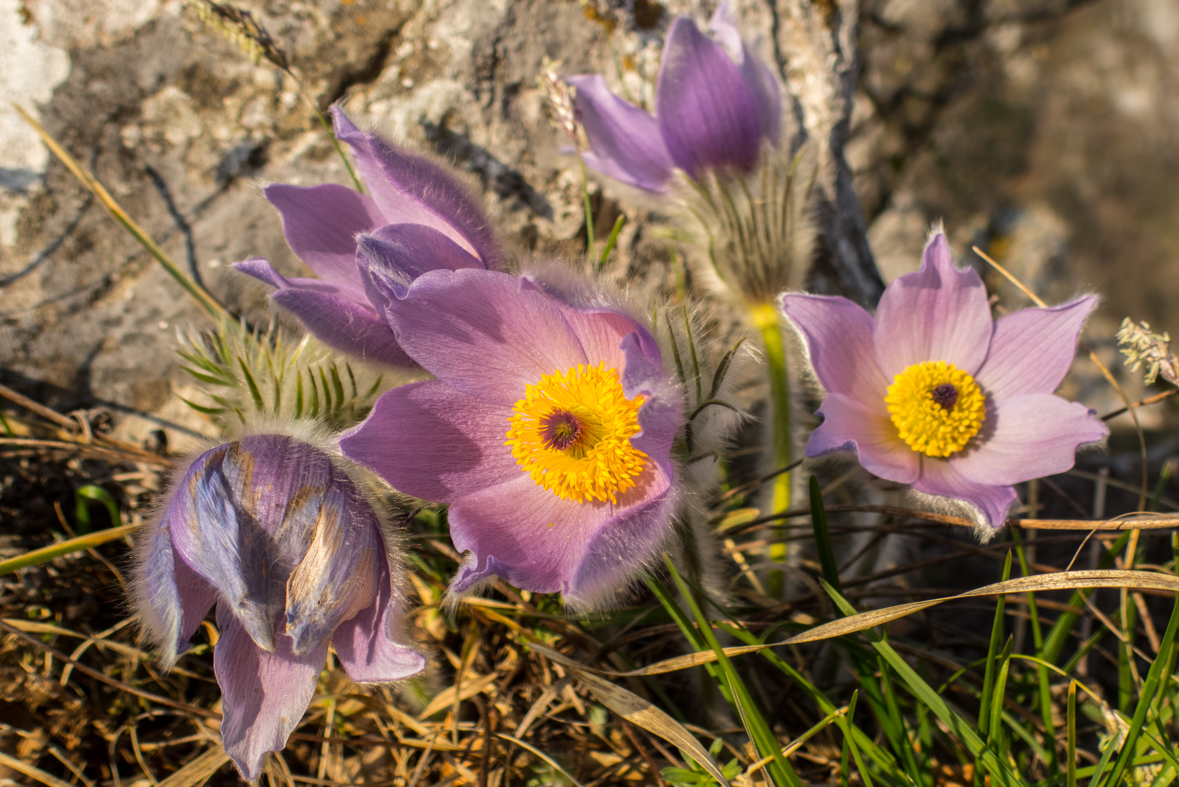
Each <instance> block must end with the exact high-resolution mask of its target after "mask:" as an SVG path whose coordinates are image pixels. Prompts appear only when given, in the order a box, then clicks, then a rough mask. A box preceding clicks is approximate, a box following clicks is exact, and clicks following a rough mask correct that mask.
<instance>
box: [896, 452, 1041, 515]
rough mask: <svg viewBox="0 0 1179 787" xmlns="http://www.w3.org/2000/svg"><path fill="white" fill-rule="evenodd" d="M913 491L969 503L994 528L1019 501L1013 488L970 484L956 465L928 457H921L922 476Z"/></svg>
mask: <svg viewBox="0 0 1179 787" xmlns="http://www.w3.org/2000/svg"><path fill="white" fill-rule="evenodd" d="M913 488H914V489H916V490H917V491H918V492H924V493H925V494H927V495H934V496H935V497H945V498H950V499H952V500H958V501H960V502H963V503H966V504H967V505H968V506H970V507H971V508H973V509H975V510H976V511H978V512H979V513H980V514H981V515H982V517H983V518H984V519H985V520H986V522H987V524H988V525H990V526H991V527H994V528H999V527H1002V526H1003V523H1004V522H1005V521H1006V519H1007V511H1008V509H1010V508H1011V506H1012V504H1014V503H1015V502H1016V501H1017V500H1018V498H1017V497H1016V494H1015V489H1014V488H1012V487H1010V486H1002V485H990V484H980V483H977V482H975V481H971V480H970V479H968V478H965V477H964V476H963V475H962V474H961V473H959V472H958V470H957V465H956V463H955V462H953V461H951V460H947V459H935V458H933V457H929V456H926V457H922V461H921V477H920V478H918V479H917V481H915V482H914V483H913Z"/></svg>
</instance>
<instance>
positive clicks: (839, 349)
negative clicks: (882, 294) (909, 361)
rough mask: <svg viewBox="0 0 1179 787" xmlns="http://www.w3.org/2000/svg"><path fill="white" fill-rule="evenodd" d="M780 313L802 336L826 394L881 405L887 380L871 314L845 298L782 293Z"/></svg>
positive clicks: (809, 359) (812, 366) (870, 405)
mask: <svg viewBox="0 0 1179 787" xmlns="http://www.w3.org/2000/svg"><path fill="white" fill-rule="evenodd" d="M781 308H782V313H783V314H785V315H786V318H787V319H788V320H789V321H790V323H791V324H792V325H793V326H794V328H795V329H796V330H797V331H798V332H799V333H800V334H801V335H802V339H803V344H804V345H805V347H806V354H807V360H808V361H809V362H810V364H811V368H812V369H813V370H814V373H815V376H816V377H818V378H819V384H820V385H822V386H823V389H824V390H825V391H827V392H828V393H838V394H844V395H846V396H850V397H851V398H853V399H855V400H856V401H858V402H860V403H861V404H863V405H864V406H866V407H870V408H874V409H875V408H878V407H883V406H884V396H885V394H886V393H887V392H888V385H889V383H891V382H892V381H891V380H886V379H885V377H884V373H883V372H881V371H880V365H879V364H878V363H877V362H876V347H875V345H874V344H873V340H872V329H873V321H872V315H870V314H868V312H866V311H864V309H863V308H862V307H860V306H859V305H858V304H855V303H852V302H851V301H849V300H848V299H847V298H833V297H828V296H824V295H803V294H796V293H787V294H786V295H783V296H782V298H781Z"/></svg>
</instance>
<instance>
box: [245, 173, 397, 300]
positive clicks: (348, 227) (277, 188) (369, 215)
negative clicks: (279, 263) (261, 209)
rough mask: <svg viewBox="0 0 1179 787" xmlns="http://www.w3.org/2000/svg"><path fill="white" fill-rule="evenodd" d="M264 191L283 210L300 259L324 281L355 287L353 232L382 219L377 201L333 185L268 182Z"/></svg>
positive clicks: (284, 223) (357, 278) (285, 226)
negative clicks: (302, 185) (307, 186)
mask: <svg viewBox="0 0 1179 787" xmlns="http://www.w3.org/2000/svg"><path fill="white" fill-rule="evenodd" d="M265 193H266V199H268V200H270V204H271V205H273V206H274V207H276V208H278V212H279V213H281V214H282V226H283V230H284V231H285V232H286V236H287V243H288V244H290V247H291V249H292V250H293V251H294V252H295V254H298V255H299V259H301V260H303V262H305V263H307V267H308V268H310V269H311V270H313V271H315V275H316V276H318V277H319V278H321V279H323V280H324V281H328V282H332V283H336V284H340V285H343V286H345V287H348V288H350V289H353V290H359V289H360V288H361V284H360V275H359V274H358V273H357V271H356V236H357V235H358V234H360V233H361V232H368V231H369V230H371V229H373V228H374V227H379V226H381V225H382V224H385V223H386V222H385V221H384V219H383V218H382V214H381V211H380V210H379V209H378V208H377V206H376V203H374V202H373V201H372V199H370V198H369V197H366V196H365V195H363V194H360V193H358V192H355V191H353V190H352V189H348V188H344V187H343V186H337V185H335V184H332V183H328V184H325V185H322V186H312V187H311V188H302V187H299V186H288V185H286V184H284V183H272V184H271V185H269V186H267V187H266V192H265Z"/></svg>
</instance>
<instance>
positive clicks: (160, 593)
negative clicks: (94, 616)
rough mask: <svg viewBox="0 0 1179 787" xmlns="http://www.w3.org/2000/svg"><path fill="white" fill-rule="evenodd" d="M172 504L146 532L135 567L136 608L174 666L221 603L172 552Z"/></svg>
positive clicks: (205, 584) (165, 661) (205, 583)
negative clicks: (205, 619) (152, 529)
mask: <svg viewBox="0 0 1179 787" xmlns="http://www.w3.org/2000/svg"><path fill="white" fill-rule="evenodd" d="M170 513H172V509H171V507H170V506H169V508H168V509H166V512H165V515H164V517H163V519H162V520H161V522H160V523H159V524H158V525H157V526H156V529H155V532H154V533H152V534H146V533H145V534H144V537H143V539H142V540H141V544H142V546H141V549H143V550H145V551H144V552H142V553H141V555H140V558H139V562H138V565H137V566H136V569H135V602H136V604H135V608H136V610H137V611H138V612H139V619H140V621H141V622H142V625H143V627H144V629H145V630H146V631H148V632H149V634H150V635H151V637H152V639H153V640H154V641H156V642H157V643H158V644H159V646H160V649H161V653H160V657H161V659H162V661H163V662H164V665H165V667H166V668H170V667H171V666H172V665H173V664H174V663H175V662H176V657H177V656H178V655H179V654H181V653H183V652H184V651H186V650H188V645H189V642H188V641H189V640H190V639H191V638H192V635H193V634H194V633H195V632H196V630H197V627H198V626H200V624H201V621H202V620H204V618H205V615H207V614H208V613H209V610H210V609H212V608H213V604H215V603H216V602H217V591H215V590H214V589H213V587H212V586H211V585H209V583H208V582H206V581H205V580H203V579H201V578H200V576H199V575H197V574H196V573H195V572H194V571H193V570H192V569H191V568H189V567H188V565H187V564H186V563H185V562H184V561H183V560H178V559H177V558H176V556H175V554H174V553H173V551H172V534H171V533H170V532H169V529H168V528H169V521H168V515H169V514H170Z"/></svg>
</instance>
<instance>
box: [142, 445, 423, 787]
mask: <svg viewBox="0 0 1179 787" xmlns="http://www.w3.org/2000/svg"><path fill="white" fill-rule="evenodd" d="M138 550H139V555H138V557H139V560H138V565H137V569H136V581H135V591H136V592H135V601H136V606H137V607H138V611H139V614H140V619H141V621H142V623H143V627H144V630H145V632H146V634H147V635H148V636H149V637H150V638H151V639H152V640H154V641H155V642H156V643H157V644H158V646H159V648H160V651H161V656H162V659H163V661H164V663H165V665H166V666H168V667H170V666H171V665H172V664H173V663H175V661H176V658H177V656H178V654H180V653H181V652H183V651H184V650H185V649H186V648H187V647H188V641H189V638H190V637H191V636H192V635H193V634H194V632H195V631H196V629H197V627H198V626H199V625H200V622H201V620H202V619H203V618H204V617H205V615H206V614H207V613H208V611H209V609H210V608H211V607H212V606H213V604H214V603H215V604H217V625H218V627H219V629H220V638H219V640H218V642H217V645H216V648H215V652H214V656H213V664H214V669H215V672H216V675H217V682H218V684H220V686H221V690H222V692H223V694H224V699H223V703H222V707H223V712H224V719H223V721H222V723H221V735H222V739H223V743H224V746H225V751H226V753H228V754H229V756H230V757H232V758H233V761H234V763H235V764H236V765H237V767H238V769H239V770H240V771H241V773H242V775H243V776H244V777H245V778H247V779H251V780H252V779H255V778H257V777H258V775H259V773H260V769H261V765H262V760H263V758H264V757H265V755H266V753H267V752H270V751H278V750H279V749H282V748H283V747H284V746H285V745H286V740H287V737H288V736H289V735H290V733H291V731H292V730H293V729H294V728H295V727H296V726H297V725H298V723H299V720H300V719H301V718H302V716H303V712H304V711H305V710H306V709H307V704H308V703H309V702H310V701H311V697H312V694H313V693H314V691H315V684H316V681H317V680H318V678H319V673H320V671H321V670H322V669H323V664H324V661H325V659H326V657H327V651H328V644H329V642H330V643H331V644H332V645H334V646H335V650H336V654H337V656H338V657H339V660H340V663H341V665H342V666H343V667H344V670H345V671H346V672H347V673H348V675H349V676H350V677H351V678H352V679H353V680H355V681H357V682H359V683H382V682H388V681H395V680H400V679H402V678H406V677H409V676H411V675H414V674H416V673H417V672H419V671H420V670H421V669H422V667H423V666H424V663H425V662H424V659H423V657H422V655H421V654H419V653H417V652H416V651H414V650H412V649H411V648H409V647H407V646H405V645H403V644H401V643H400V642H399V641H398V631H399V616H400V608H399V602H400V599H399V595H398V592H397V587H398V578H397V576H396V574H397V572H398V571H399V568H398V566H397V563H396V562H395V561H394V560H392V559H391V557H390V552H389V549H388V543H387V540H386V537H385V535H384V533H383V530H382V526H381V519H380V516H379V515H378V513H377V512H376V510H375V509H374V508H373V506H372V504H371V503H370V502H369V501H368V500H367V498H366V497H365V495H364V494H363V492H362V491H361V489H360V488H359V487H358V485H357V483H356V482H355V481H354V480H353V479H352V477H351V476H350V475H349V472H348V471H347V470H345V469H344V465H343V461H342V460H339V459H337V458H334V457H332V456H329V455H328V454H327V453H325V452H324V451H322V450H320V449H319V448H316V447H314V446H313V445H311V444H310V443H308V442H304V441H303V440H301V439H296V438H294V437H291V436H288V435H279V434H258V435H249V436H245V437H242V438H241V439H239V440H235V441H233V442H230V443H226V444H223V445H220V446H217V447H216V448H213V449H212V450H209V451H206V452H205V453H203V454H201V455H200V456H198V457H196V458H195V459H194V460H192V461H191V462H190V463H189V464H188V466H187V468H186V469H185V470H184V472H183V473H182V474H181V475H180V476H178V480H177V481H176V482H175V483H174V485H173V488H172V490H171V492H170V495H169V497H168V499H167V502H166V504H165V506H164V507H163V509H162V512H161V515H160V516H159V518H158V519H157V520H156V521H155V522H153V523H152V524H151V525H150V526H149V528H148V530H147V532H146V533H145V534H144V536H143V538H142V539H141V540H140V542H139V545H138Z"/></svg>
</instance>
